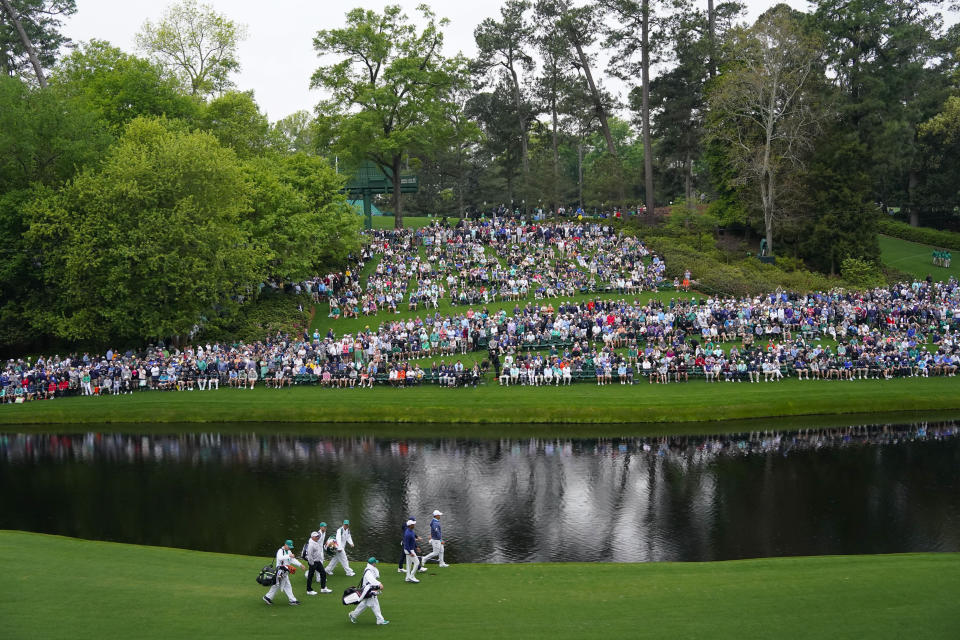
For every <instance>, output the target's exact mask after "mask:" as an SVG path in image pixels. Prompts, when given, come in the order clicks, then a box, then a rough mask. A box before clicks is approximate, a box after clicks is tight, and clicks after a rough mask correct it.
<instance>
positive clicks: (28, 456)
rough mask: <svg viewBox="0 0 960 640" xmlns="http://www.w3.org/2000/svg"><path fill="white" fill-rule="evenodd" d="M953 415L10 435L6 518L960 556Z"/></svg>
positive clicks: (599, 545) (258, 534)
mask: <svg viewBox="0 0 960 640" xmlns="http://www.w3.org/2000/svg"><path fill="white" fill-rule="evenodd" d="M957 433H958V427H957V425H956V424H955V423H949V422H947V423H919V424H915V425H870V426H856V427H845V428H835V429H816V430H807V431H793V432H755V433H744V434H730V435H721V436H704V437H691V436H681V437H669V438H625V439H603V440H551V439H529V440H483V441H472V440H456V439H448V440H407V441H399V440H379V439H375V438H318V437H304V436H284V435H258V434H241V435H233V434H231V435H220V434H216V433H209V434H183V435H172V436H170V435H155V436H147V435H135V434H119V433H95V432H92V433H87V434H80V435H49V434H48V435H40V434H8V435H0V481H2V485H3V486H4V488H5V491H4V492H3V496H2V497H0V527H2V528H16V529H28V530H36V531H45V532H52V533H62V534H66V535H76V536H80V537H87V538H95V539H111V540H121V541H129V542H138V543H144V544H163V545H170V546H180V547H188V548H197V549H210V550H219V551H231V552H237V553H250V554H266V553H269V552H271V550H272V549H275V547H276V545H277V540H282V539H283V538H285V537H288V536H292V537H294V538H300V537H305V536H306V534H307V533H308V532H309V531H310V530H311V529H312V528H314V527H315V525H316V524H317V523H318V522H319V521H320V520H326V521H327V522H331V523H333V522H336V523H339V520H340V519H342V518H344V517H348V518H350V520H351V523H352V526H353V528H354V531H355V535H354V537H355V539H356V541H357V544H358V550H357V553H356V557H357V558H361V557H366V555H369V554H376V555H378V556H381V555H384V554H386V555H387V556H388V557H389V556H390V555H392V554H393V550H394V549H396V547H397V543H396V540H394V538H395V537H396V531H397V530H398V528H399V523H400V522H401V521H402V520H403V519H405V518H406V516H407V514H408V513H413V514H416V515H418V516H420V517H421V518H422V520H421V527H420V528H421V529H422V532H423V533H425V532H426V522H427V520H429V517H428V514H429V513H430V512H431V511H432V510H433V509H434V508H440V509H441V510H443V511H444V512H445V513H446V514H447V517H445V519H444V520H445V522H444V526H445V533H446V534H447V537H448V539H449V540H450V545H449V547H448V557H449V558H450V559H452V560H453V561H457V562H469V561H482V562H508V561H545V560H553V561H556V560H584V561H593V560H607V561H609V560H612V561H642V560H714V559H729V558H741V557H757V556H778V555H806V554H827V553H880V552H898V551H931V550H939V551H956V550H960V534H958V533H957V532H958V531H960V527H958V525H960V474H958V469H960V439H958V438H956V435H957Z"/></svg>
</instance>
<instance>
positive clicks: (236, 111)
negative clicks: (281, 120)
mask: <svg viewBox="0 0 960 640" xmlns="http://www.w3.org/2000/svg"><path fill="white" fill-rule="evenodd" d="M200 125H201V127H202V128H203V129H206V130H207V131H209V132H210V133H212V134H213V135H214V136H216V138H217V140H219V141H220V144H222V145H223V146H225V147H229V148H231V149H233V150H234V151H235V152H236V153H237V156H238V157H240V158H249V157H251V156H255V155H259V154H260V153H262V152H263V151H264V150H265V149H266V148H267V145H268V142H269V134H270V122H269V121H268V120H267V116H265V115H263V113H261V112H260V107H258V106H257V103H256V101H255V100H254V99H253V92H252V91H228V92H227V93H225V94H223V95H222V96H219V97H217V98H214V99H213V100H211V101H210V104H208V105H207V106H206V108H205V109H204V110H203V115H202V116H201V117H200Z"/></svg>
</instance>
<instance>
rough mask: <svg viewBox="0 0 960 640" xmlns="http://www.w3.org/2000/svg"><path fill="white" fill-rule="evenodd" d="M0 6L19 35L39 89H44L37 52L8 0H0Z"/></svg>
mask: <svg viewBox="0 0 960 640" xmlns="http://www.w3.org/2000/svg"><path fill="white" fill-rule="evenodd" d="M0 5H3V9H4V11H6V12H7V15H8V16H9V17H10V22H12V23H13V26H14V28H15V29H16V30H17V33H18V34H19V35H20V42H22V43H23V48H24V49H26V51H27V56H28V57H29V58H30V64H32V65H33V70H34V72H35V73H36V74H37V82H39V83H40V86H41V87H46V86H47V79H46V77H45V76H44V75H43V67H41V66H40V59H39V58H38V57H37V52H36V50H35V49H34V48H33V43H32V42H30V38H29V37H28V36H27V32H26V31H24V29H23V25H22V24H21V23H20V18H19V17H17V13H16V12H15V11H14V10H13V7H12V6H10V1H9V0H0Z"/></svg>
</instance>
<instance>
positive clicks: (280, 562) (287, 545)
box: [263, 540, 303, 605]
mask: <svg viewBox="0 0 960 640" xmlns="http://www.w3.org/2000/svg"><path fill="white" fill-rule="evenodd" d="M294 565H296V566H298V567H300V568H303V565H302V564H300V561H299V560H297V559H296V558H295V557H294V556H293V540H287V541H286V542H284V543H283V546H282V547H280V548H279V549H277V557H276V567H277V581H276V582H274V583H273V586H272V587H270V590H269V591H267V595H265V596H263V601H264V602H266V603H267V604H273V596H275V595H276V594H277V591H278V590H280V589H283V592H284V593H285V594H286V596H287V600H289V601H290V604H292V605H297V604H300V601H299V600H297V599H296V598H294V597H293V588H292V587H291V586H290V574H291V573H294V572H295V571H296V569H294V568H293V567H294Z"/></svg>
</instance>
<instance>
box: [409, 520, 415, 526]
mask: <svg viewBox="0 0 960 640" xmlns="http://www.w3.org/2000/svg"><path fill="white" fill-rule="evenodd" d="M412 524H417V521H416V520H407V526H408V527H409V526H410V525H412Z"/></svg>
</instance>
